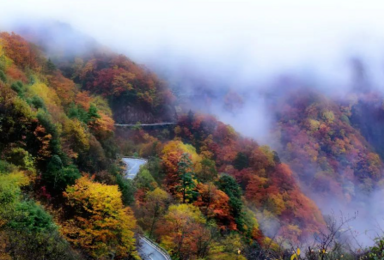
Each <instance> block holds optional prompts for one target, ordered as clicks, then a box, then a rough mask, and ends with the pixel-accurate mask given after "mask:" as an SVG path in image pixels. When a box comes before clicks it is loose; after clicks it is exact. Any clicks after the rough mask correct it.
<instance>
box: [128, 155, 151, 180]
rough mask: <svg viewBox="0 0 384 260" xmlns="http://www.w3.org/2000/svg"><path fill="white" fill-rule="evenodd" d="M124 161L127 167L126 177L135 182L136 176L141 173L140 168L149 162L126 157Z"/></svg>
mask: <svg viewBox="0 0 384 260" xmlns="http://www.w3.org/2000/svg"><path fill="white" fill-rule="evenodd" d="M122 160H123V163H125V165H127V171H126V172H125V173H126V175H125V176H126V177H127V178H128V179H131V180H133V179H134V178H135V177H136V175H137V174H138V173H139V170H140V166H142V165H144V164H146V163H147V162H148V161H147V160H145V159H140V158H129V157H125V158H123V159H122Z"/></svg>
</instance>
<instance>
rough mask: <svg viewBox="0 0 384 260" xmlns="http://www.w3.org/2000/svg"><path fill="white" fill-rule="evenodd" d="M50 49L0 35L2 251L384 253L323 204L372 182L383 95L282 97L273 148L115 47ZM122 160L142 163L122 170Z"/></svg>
mask: <svg viewBox="0 0 384 260" xmlns="http://www.w3.org/2000/svg"><path fill="white" fill-rule="evenodd" d="M26 37H29V38H30V39H33V35H31V32H29V34H28V33H26ZM35 39H36V38H35ZM35 42H36V41H35ZM58 53H59V54H58ZM58 53H56V54H52V53H51V52H50V51H48V49H47V47H46V46H44V43H43V44H42V46H38V45H35V44H33V43H30V42H28V41H27V40H25V39H24V38H23V37H21V36H19V35H17V34H14V33H8V32H2V33H1V34H0V133H1V134H0V241H1V242H0V259H141V256H140V253H139V252H140V245H139V243H137V241H138V236H146V237H148V238H149V239H151V240H152V241H154V242H156V243H157V244H158V245H159V246H161V247H162V248H164V249H165V250H166V251H167V252H168V253H169V255H170V256H171V257H172V259H180V260H187V259H207V260H215V259H217V260H219V259H220V260H232V259H341V258H343V259H382V257H384V254H383V248H384V242H383V241H382V240H380V237H378V238H377V241H376V244H375V245H374V246H372V247H364V248H361V247H358V246H357V247H356V244H353V243H352V244H350V243H347V242H346V240H345V237H346V235H347V234H346V233H345V232H344V231H343V230H344V229H345V228H347V227H348V225H349V222H350V221H352V220H353V216H352V217H345V218H342V219H341V220H339V219H338V218H333V217H332V216H329V215H325V214H323V213H322V212H321V211H320V210H319V205H323V204H324V203H327V200H329V199H330V198H337V199H338V200H340V201H343V202H345V203H346V204H345V205H348V203H353V202H356V203H361V204H362V205H363V204H364V198H365V197H364V196H369V194H370V193H371V192H373V191H374V190H375V189H377V188H379V187H381V186H382V185H383V166H384V165H383V161H382V158H383V154H384V152H383V148H382V145H381V144H382V141H376V140H377V139H379V140H384V139H383V138H381V137H382V134H381V131H379V130H377V129H380V128H381V126H382V125H383V120H382V117H383V115H384V111H383V106H382V104H383V100H384V99H383V98H382V97H381V96H380V95H378V94H375V93H374V92H372V91H371V90H366V91H363V92H359V93H355V94H351V95H350V96H349V97H348V98H346V99H343V100H337V99H331V98H329V97H327V96H325V95H323V94H321V93H318V92H316V91H315V90H308V89H305V90H304V89H295V90H292V91H289V92H284V93H282V94H281V95H280V96H279V97H278V98H276V99H275V100H274V101H273V102H276V103H273V104H271V107H273V112H274V115H275V122H274V130H273V133H271V134H272V135H273V136H274V138H275V140H276V142H277V143H278V144H279V145H278V146H276V147H277V149H276V151H274V150H273V149H272V148H271V147H269V146H266V145H261V144H258V143H257V142H256V141H255V140H252V139H250V138H246V137H244V136H242V135H241V134H239V133H238V132H237V131H236V126H230V125H227V124H224V123H223V122H220V121H219V120H218V119H217V118H215V117H214V116H212V115H208V114H203V113H199V112H193V111H188V110H185V109H179V110H180V111H181V112H180V111H179V113H176V111H177V109H176V108H175V105H176V103H177V102H178V101H177V98H176V97H175V95H174V94H173V93H172V91H171V90H170V89H169V88H168V86H167V83H166V82H164V81H163V80H161V79H159V78H158V77H157V76H156V75H155V74H154V73H153V72H151V71H150V70H148V69H147V68H145V67H143V66H141V65H138V64H136V63H135V62H133V61H131V60H130V59H129V58H127V57H126V56H124V55H118V54H115V53H113V52H112V51H110V50H108V49H106V48H102V47H100V46H98V45H97V44H95V45H93V46H92V48H90V49H89V50H88V51H87V52H86V53H70V54H68V53H65V51H62V52H58ZM299 93H300V94H299ZM231 97H232V99H231V98H228V99H226V105H227V106H231V105H232V103H233V102H235V103H236V105H238V104H237V103H238V98H237V96H236V95H235V94H232V95H231ZM276 104H279V105H276ZM179 105H180V104H179ZM367 114H372V115H373V116H374V117H375V118H374V119H375V120H373V119H372V122H371V121H369V120H370V119H369V118H368V117H366V115H367ZM167 121H170V122H175V125H169V126H167V127H164V128H161V129H147V128H144V127H142V126H141V123H157V122H167ZM115 122H117V123H129V124H136V125H135V126H134V127H132V128H127V129H121V128H120V129H118V128H117V127H115ZM373 122H375V123H373ZM124 156H130V157H142V158H146V159H147V160H148V163H147V164H146V165H145V166H143V167H141V169H140V171H139V173H138V175H137V176H136V177H135V178H134V179H133V180H130V179H127V178H125V173H124V172H125V168H124V165H123V164H122V162H121V158H122V157H124ZM319 198H320V199H319ZM362 208H364V206H362ZM363 210H366V211H368V210H369V209H368V208H367V209H363ZM351 236H353V235H351Z"/></svg>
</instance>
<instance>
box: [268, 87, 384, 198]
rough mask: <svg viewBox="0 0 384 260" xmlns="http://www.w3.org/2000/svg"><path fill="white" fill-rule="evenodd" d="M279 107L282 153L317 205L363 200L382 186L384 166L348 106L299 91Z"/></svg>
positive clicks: (289, 94) (288, 94)
mask: <svg viewBox="0 0 384 260" xmlns="http://www.w3.org/2000/svg"><path fill="white" fill-rule="evenodd" d="M277 104H279V105H277ZM275 107H276V108H277V109H276V110H275V112H276V130H275V137H276V138H277V140H278V142H279V145H280V146H279V149H278V151H279V153H280V154H281V156H282V159H283V161H285V162H287V163H288V164H289V165H290V166H291V167H292V169H293V171H294V172H295V173H296V174H297V177H298V179H299V180H300V181H301V183H302V187H303V188H304V189H306V191H307V192H308V194H313V195H314V197H316V198H318V202H322V203H323V205H324V204H326V202H327V200H329V199H330V198H331V197H332V198H335V197H336V198H337V199H339V200H341V201H344V202H350V201H351V200H354V201H359V199H362V200H363V199H364V195H368V194H370V192H371V191H373V190H374V189H375V187H377V186H379V185H381V184H380V182H379V181H380V180H382V177H383V162H382V161H381V159H380V157H379V155H378V154H377V153H375V151H374V150H373V149H372V147H371V145H370V144H369V143H368V142H367V141H366V139H365V138H364V136H362V135H361V134H360V131H359V130H358V129H356V128H354V127H353V126H352V125H351V123H350V118H352V119H353V121H356V119H355V118H356V116H355V115H354V114H356V112H353V113H352V111H353V110H355V108H353V107H352V105H350V104H348V102H345V101H343V102H341V101H340V100H339V101H335V100H333V99H331V98H329V97H326V96H324V95H322V94H320V93H318V92H317V91H315V90H308V89H296V90H293V91H287V92H286V93H285V94H284V97H282V98H280V99H278V100H277V101H276V103H275ZM365 118H369V117H368V115H366V116H365ZM365 120H369V119H365ZM364 123H366V122H364ZM364 125H365V124H364Z"/></svg>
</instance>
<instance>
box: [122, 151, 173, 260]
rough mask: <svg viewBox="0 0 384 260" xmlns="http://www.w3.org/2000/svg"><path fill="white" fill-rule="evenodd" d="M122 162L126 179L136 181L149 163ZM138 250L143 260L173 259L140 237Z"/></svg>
mask: <svg viewBox="0 0 384 260" xmlns="http://www.w3.org/2000/svg"><path fill="white" fill-rule="evenodd" d="M122 161H123V162H124V163H125V164H126V165H127V170H126V177H127V178H128V179H131V180H132V179H134V178H135V177H136V175H137V173H138V172H139V170H140V166H142V165H144V164H146V163H147V162H148V161H147V160H145V159H141V158H128V157H125V158H123V159H122ZM139 244H140V245H141V246H140V248H139V249H138V252H139V255H140V256H141V258H142V259H143V260H171V257H170V256H169V255H168V254H167V253H166V252H165V251H164V250H162V249H161V248H159V247H158V246H157V245H155V244H154V243H152V242H151V241H150V240H149V239H147V238H145V237H142V236H140V237H139Z"/></svg>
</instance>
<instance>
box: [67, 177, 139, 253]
mask: <svg viewBox="0 0 384 260" xmlns="http://www.w3.org/2000/svg"><path fill="white" fill-rule="evenodd" d="M64 197H65V198H66V199H67V205H68V206H69V207H70V208H72V210H73V212H74V215H73V217H72V218H70V219H69V220H68V221H66V223H65V225H64V228H63V232H64V234H65V236H66V237H67V239H68V240H69V241H71V242H72V243H73V244H74V245H75V246H80V247H82V248H84V249H85V250H86V251H87V252H88V253H89V254H90V255H91V256H92V257H96V258H101V257H107V256H115V257H126V256H128V255H131V256H133V257H134V258H138V255H137V252H136V248H135V239H134V237H133V235H134V233H133V231H132V230H133V228H134V227H135V224H136V223H135V222H136V221H135V218H134V216H133V214H132V211H131V209H130V208H128V207H124V206H123V203H122V201H121V193H120V192H119V190H118V187H117V186H110V185H104V184H101V183H95V182H93V181H92V180H91V179H90V178H89V177H86V176H85V177H82V178H80V179H78V180H77V182H76V184H75V185H74V186H70V187H68V188H67V189H66V191H65V192H64Z"/></svg>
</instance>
